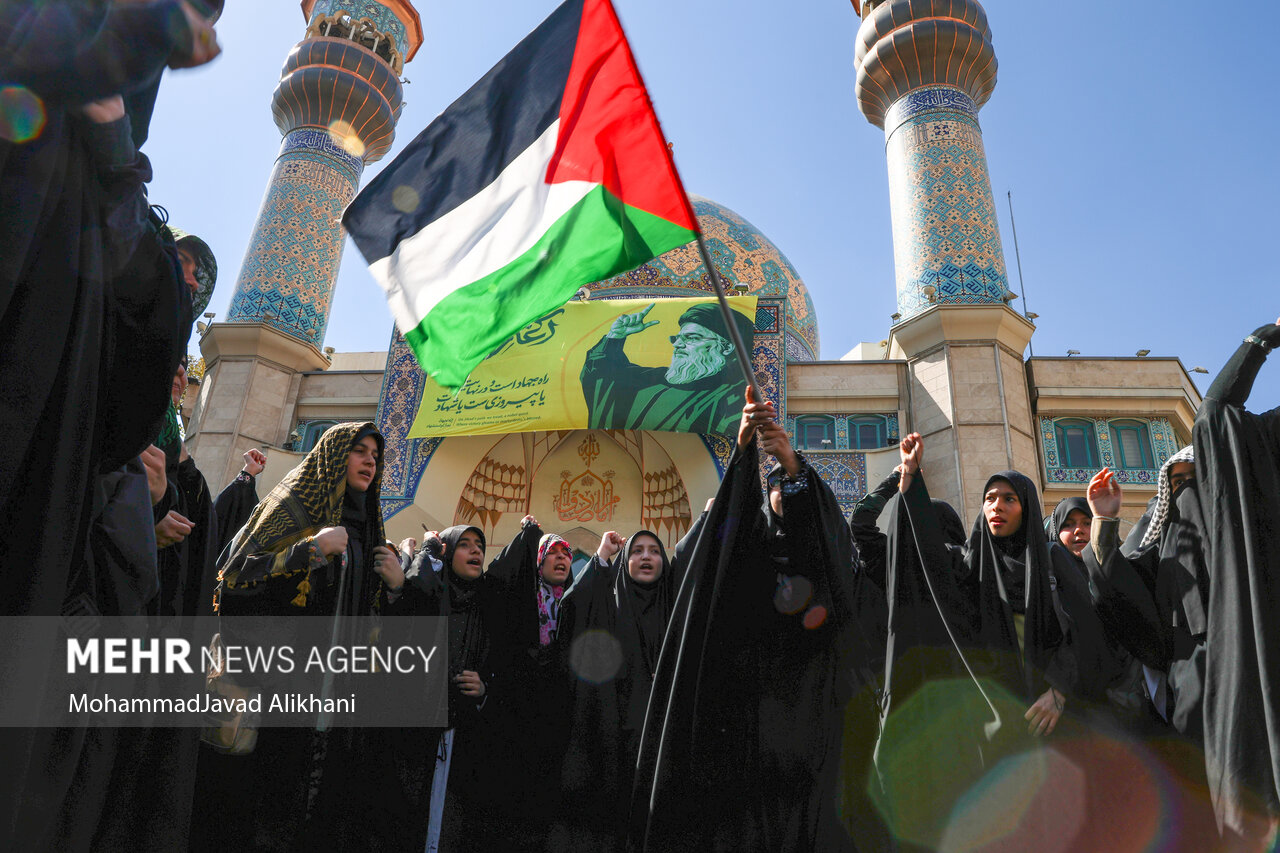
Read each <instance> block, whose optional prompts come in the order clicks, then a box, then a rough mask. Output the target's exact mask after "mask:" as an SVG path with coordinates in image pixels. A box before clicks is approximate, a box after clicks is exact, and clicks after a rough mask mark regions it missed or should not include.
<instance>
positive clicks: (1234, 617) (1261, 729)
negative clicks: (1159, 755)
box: [1192, 323, 1280, 844]
mask: <svg viewBox="0 0 1280 853" xmlns="http://www.w3.org/2000/svg"><path fill="white" fill-rule="evenodd" d="M1277 346H1280V324H1271V323H1268V324H1266V325H1265V326H1261V327H1259V328H1258V329H1256V330H1254V332H1253V334H1251V335H1248V336H1246V337H1245V339H1244V342H1243V343H1242V344H1241V345H1240V346H1239V348H1238V349H1237V350H1236V352H1235V355H1233V356H1232V357H1231V360H1230V361H1228V362H1227V365H1226V367H1224V368H1223V369H1222V372H1221V373H1220V374H1218V378H1217V379H1215V380H1214V382H1213V385H1212V386H1211V387H1210V388H1209V391H1208V393H1206V394H1205V395H1204V404H1203V405H1202V406H1201V407H1200V411H1199V412H1197V413H1196V422H1195V428H1194V430H1193V437H1192V441H1193V443H1194V445H1195V449H1196V451H1195V452H1196V465H1197V467H1198V469H1199V477H1200V480H1201V482H1202V483H1203V490H1204V494H1205V501H1204V516H1205V522H1206V527H1205V537H1204V550H1205V563H1206V565H1208V566H1209V571H1210V572H1211V573H1212V584H1211V592H1210V595H1209V610H1208V631H1209V636H1208V647H1209V654H1208V658H1207V660H1206V661H1205V673H1204V679H1205V680H1204V749H1205V758H1206V760H1207V762H1208V767H1209V770H1210V772H1209V779H1210V785H1211V789H1212V792H1213V805H1214V810H1215V813H1216V815H1217V818H1218V822H1219V825H1220V826H1221V827H1222V829H1223V832H1224V834H1235V835H1239V836H1243V837H1245V838H1246V839H1248V840H1249V842H1250V843H1258V842H1259V841H1260V840H1261V839H1267V838H1269V841H1263V842H1262V843H1264V844H1265V843H1270V844H1276V843H1277V838H1278V836H1280V619H1277V616H1276V614H1277V613H1280V522H1277V520H1276V514H1277V512H1278V511H1280V509H1278V507H1280V409H1271V410H1270V411H1266V412H1263V413H1262V414H1259V415H1255V414H1253V413H1252V412H1249V411H1247V410H1246V409H1245V407H1244V406H1245V402H1246V401H1247V400H1248V399H1249V393H1250V391H1252V389H1253V382H1254V380H1255V379H1256V378H1257V376H1258V371H1259V370H1261V369H1262V363H1263V362H1264V361H1266V358H1267V356H1268V355H1269V354H1270V353H1271V351H1272V350H1273V349H1275V348H1276V347H1277ZM1273 402H1274V401H1273Z"/></svg>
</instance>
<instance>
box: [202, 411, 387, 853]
mask: <svg viewBox="0 0 1280 853" xmlns="http://www.w3.org/2000/svg"><path fill="white" fill-rule="evenodd" d="M381 476H382V436H381V435H380V434H379V433H378V431H377V429H376V428H375V427H374V425H373V424H371V423H363V424H361V423H347V424H338V425H337V426H334V427H331V428H330V429H329V430H328V431H327V432H325V434H324V435H323V436H321V438H320V441H319V442H318V443H317V444H316V446H315V448H313V449H312V450H311V452H309V453H308V454H307V456H306V458H305V459H303V460H302V462H301V463H300V464H299V465H298V467H296V468H294V469H293V470H292V471H291V472H289V473H288V474H287V475H285V478H284V480H282V481H281V482H280V484H279V485H278V486H276V487H275V488H274V489H272V490H271V493H270V494H268V495H267V497H266V498H265V499H264V500H263V501H262V502H261V503H260V504H258V506H257V508H256V509H254V511H253V515H252V516H251V517H250V518H249V521H248V523H247V524H246V525H245V527H244V529H243V531H241V533H240V535H239V536H237V537H236V541H234V542H232V543H231V545H230V547H229V551H228V555H227V557H226V558H225V560H224V561H223V563H222V564H221V565H220V566H219V578H220V584H219V588H218V602H219V615H220V616H221V617H223V619H222V639H223V641H224V643H226V644H228V645H241V644H252V645H266V646H275V645H280V644H281V643H282V642H283V643H284V644H288V643H289V642H290V639H289V638H290V637H292V633H291V632H292V631H293V627H292V626H291V625H290V620H289V617H294V616H321V617H325V620H326V622H325V624H326V625H327V626H331V627H332V630H333V631H334V632H336V636H337V638H338V644H339V645H351V644H353V643H357V642H368V640H367V636H368V630H369V627H370V626H369V620H368V618H367V617H368V615H369V614H370V613H371V611H372V608H373V605H374V602H375V601H376V600H377V596H378V593H379V590H380V588H381V585H382V583H383V579H382V577H380V575H385V574H386V573H387V572H388V569H387V565H389V564H390V563H391V562H393V561H394V557H393V556H392V554H391V551H390V550H389V549H388V548H387V547H386V545H385V541H384V540H385V536H384V534H383V527H382V511H381V508H380V505H379V488H380V483H381ZM396 570H397V571H398V566H397V567H396ZM397 580H398V578H397ZM328 637H329V634H327V633H326V636H325V639H326V640H327V639H328ZM301 669H302V667H301V666H299V667H298V670H301ZM300 677H301V676H300ZM278 686H279V685H278ZM301 686H303V685H301V684H299V685H296V686H295V687H294V688H293V689H297V688H298V687H301ZM305 688H306V690H308V691H311V692H314V693H319V692H320V691H321V689H322V688H321V686H320V685H317V684H312V683H311V682H307V683H306V685H305ZM267 692H268V693H270V692H271V691H270V690H268V691H267ZM340 692H341V691H340V690H337V689H335V690H334V693H335V694H336V693H340ZM264 710H265V709H264ZM318 723H319V721H318V720H317V725H318ZM232 732H233V729H232V728H231V727H230V726H228V727H225V728H224V729H221V730H209V731H208V732H207V734H206V742H207V743H208V744H210V745H211V746H212V748H210V746H206V748H205V749H203V750H202V754H201V766H200V775H201V780H200V782H199V785H198V794H199V799H198V801H197V802H196V804H195V812H196V818H195V820H196V823H197V825H199V826H201V827H202V828H203V831H200V832H194V833H193V838H192V846H193V848H195V849H201V850H204V849H207V850H219V851H224V850H294V849H308V848H314V847H315V846H316V845H320V846H321V847H323V846H326V845H329V844H332V843H333V842H334V839H335V838H339V837H347V836H349V835H350V834H356V835H361V834H363V830H362V829H361V827H360V825H361V824H362V823H363V822H364V821H365V820H366V819H369V818H371V817H372V816H371V814H370V810H369V808H368V803H369V800H368V799H367V797H368V795H367V792H363V791H362V790H361V786H360V785H359V784H358V779H357V777H356V776H355V775H354V772H355V770H356V768H357V767H358V766H359V765H358V763H357V762H356V761H355V759H354V757H353V756H354V755H356V754H358V752H359V749H358V748H357V745H356V744H355V742H354V740H353V738H354V737H355V730H352V729H333V730H330V731H327V732H321V731H319V730H318V728H317V726H311V727H307V728H264V729H262V730H261V731H260V732H258V733H257V740H256V743H254V742H252V741H251V739H247V738H245V737H243V736H241V737H240V738H239V739H233V738H232V737H231V735H232ZM214 744H216V746H213V745H214ZM215 749H216V750H218V751H219V752H227V753H232V754H218V752H215V751H214V750H215ZM246 752H247V753H248V754H243V753H246Z"/></svg>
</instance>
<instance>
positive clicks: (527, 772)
mask: <svg viewBox="0 0 1280 853" xmlns="http://www.w3.org/2000/svg"><path fill="white" fill-rule="evenodd" d="M550 552H557V553H559V554H560V557H559V559H560V560H562V561H563V563H561V565H563V566H565V569H564V570H563V573H564V577H563V583H562V584H561V585H559V586H556V585H554V584H552V583H549V582H548V581H547V579H546V578H544V577H543V576H542V574H541V571H540V568H541V563H542V558H543V557H546V556H548V555H549V554H550ZM571 558H572V549H571V547H570V546H569V544H568V543H567V542H566V541H565V540H564V539H562V538H560V537H559V536H556V535H555V534H553V533H547V534H544V533H543V532H542V528H541V527H539V526H538V524H537V522H536V521H534V520H533V519H532V518H530V519H526V521H525V522H524V523H523V524H522V526H521V529H520V532H519V533H517V534H516V536H515V538H513V539H512V540H511V542H510V543H508V545H507V546H506V547H505V548H503V549H502V553H501V554H499V555H498V556H497V557H496V558H495V559H494V560H493V562H491V563H490V564H489V571H488V572H487V575H486V576H487V577H489V578H492V579H493V580H495V581H497V582H498V584H499V589H500V590H501V593H502V603H503V612H504V619H503V622H502V632H503V634H504V636H505V638H506V639H505V642H506V644H507V646H508V648H509V649H510V673H509V677H508V679H507V682H508V686H507V688H506V689H505V690H503V693H502V699H503V702H502V706H501V708H500V709H498V710H499V711H500V715H501V720H502V723H501V725H500V726H498V727H497V728H499V729H500V731H496V732H494V734H495V736H496V737H497V738H498V739H499V740H500V746H499V747H497V748H498V749H500V750H501V755H502V756H503V764H504V768H503V773H502V774H501V778H500V779H498V780H497V783H498V786H499V787H498V789H497V790H495V791H494V799H495V800H496V801H498V805H499V808H500V811H501V814H500V815H498V816H497V818H496V819H497V820H498V821H500V822H501V823H502V824H503V826H504V828H503V829H502V830H500V834H502V835H503V836H504V838H503V843H504V845H505V849H508V850H511V851H517V850H542V849H546V846H547V841H548V838H547V836H548V834H549V833H550V832H551V828H552V825H553V824H554V822H555V820H556V818H557V817H558V816H559V814H560V813H561V812H562V811H563V810H565V809H567V808H571V807H572V806H571V804H570V803H569V802H567V801H566V800H565V799H564V798H563V797H562V796H561V793H560V788H561V785H560V770H561V765H562V762H563V760H564V752H565V747H566V745H567V743H568V738H569V682H568V680H567V679H566V678H565V676H564V663H563V661H562V660H561V656H562V651H563V645H562V644H561V643H558V642H557V641H556V640H557V637H558V635H559V631H560V627H561V625H562V622H563V612H564V611H563V607H562V605H563V601H564V598H565V596H566V595H567V588H568V586H569V584H571V583H572V581H573V575H572V571H571V570H570V569H568V568H567V565H568V563H569V561H570V560H571ZM551 559H552V560H555V559H556V557H555V556H552V557H551ZM554 579H557V580H559V579H560V578H554Z"/></svg>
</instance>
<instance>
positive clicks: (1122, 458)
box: [1111, 421, 1156, 470]
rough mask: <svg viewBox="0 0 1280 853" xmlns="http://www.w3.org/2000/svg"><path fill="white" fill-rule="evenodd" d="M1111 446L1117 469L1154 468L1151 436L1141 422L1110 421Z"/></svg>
mask: <svg viewBox="0 0 1280 853" xmlns="http://www.w3.org/2000/svg"><path fill="white" fill-rule="evenodd" d="M1111 444H1112V446H1113V447H1114V448H1115V454H1116V463H1117V464H1118V466H1119V467H1121V468H1124V469H1126V470H1133V469H1135V468H1148V469H1150V468H1155V467H1156V466H1155V454H1154V453H1152V450H1151V435H1150V433H1149V432H1148V431H1147V425H1146V424H1145V423H1143V422H1142V421H1112V422H1111Z"/></svg>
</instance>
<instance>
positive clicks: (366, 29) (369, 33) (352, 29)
mask: <svg viewBox="0 0 1280 853" xmlns="http://www.w3.org/2000/svg"><path fill="white" fill-rule="evenodd" d="M320 36H327V37H329V38H340V39H347V40H348V41H353V42H355V43H356V44H358V45H360V46H361V47H364V48H367V49H368V50H369V51H370V52H371V53H373V54H374V55H375V56H377V57H378V58H379V59H382V60H383V61H384V62H386V63H387V64H388V65H390V66H391V67H392V68H393V69H394V70H395V72H396V73H397V74H399V73H401V72H403V71H404V57H402V56H401V55H400V51H398V50H396V43H395V39H393V38H392V37H391V36H389V35H387V34H386V33H383V32H379V31H378V29H377V25H376V24H375V23H374V22H373V21H372V20H370V19H369V18H353V17H352V16H351V15H349V14H347V13H346V12H338V13H336V14H333V15H317V16H316V18H315V20H313V21H312V22H311V25H310V26H308V27H307V37H308V38H316V37H320Z"/></svg>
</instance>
